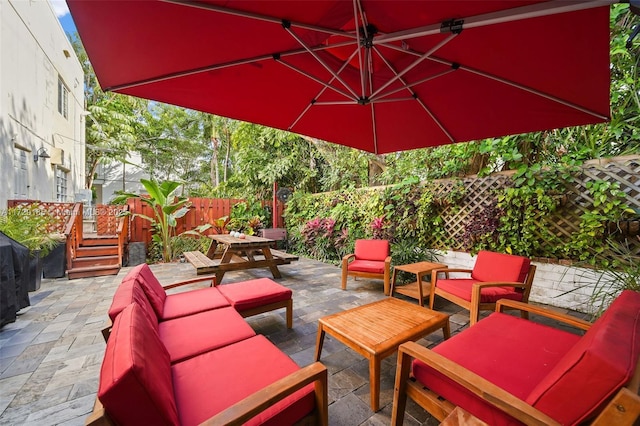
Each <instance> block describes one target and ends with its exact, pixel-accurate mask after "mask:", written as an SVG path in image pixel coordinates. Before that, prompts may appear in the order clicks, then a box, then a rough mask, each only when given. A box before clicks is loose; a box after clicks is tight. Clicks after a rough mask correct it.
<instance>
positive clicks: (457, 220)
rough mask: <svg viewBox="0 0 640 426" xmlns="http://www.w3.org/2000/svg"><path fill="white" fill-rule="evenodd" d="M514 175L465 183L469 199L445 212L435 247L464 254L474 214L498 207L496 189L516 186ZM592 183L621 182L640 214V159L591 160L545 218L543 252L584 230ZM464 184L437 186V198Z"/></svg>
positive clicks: (633, 242)
mask: <svg viewBox="0 0 640 426" xmlns="http://www.w3.org/2000/svg"><path fill="white" fill-rule="evenodd" d="M513 173H514V172H505V173H499V174H495V175H492V176H488V177H484V178H477V177H467V178H463V179H461V180H462V182H463V185H464V194H465V195H464V198H463V199H462V200H461V201H460V202H459V203H457V204H456V205H451V206H446V207H443V208H442V210H441V212H440V215H441V218H442V220H443V224H442V227H443V228H444V231H445V232H444V233H442V234H436V235H434V236H431V238H432V240H431V241H429V243H430V246H431V247H447V246H448V248H450V249H452V250H462V251H464V237H463V234H464V232H465V224H466V223H468V221H469V220H470V219H471V217H472V216H473V215H474V214H477V213H478V212H480V211H482V210H484V209H486V208H488V207H489V206H490V205H491V204H492V203H493V201H494V200H495V191H496V190H498V189H504V188H506V187H509V186H511V185H512V181H511V176H512V175H513ZM592 181H605V182H610V183H614V182H617V183H618V184H619V185H620V190H622V191H623V192H624V193H625V194H626V200H625V202H626V203H627V205H628V206H629V207H630V208H632V209H634V210H636V212H640V156H637V155H634V156H626V157H616V158H608V159H602V160H591V161H588V162H586V163H584V165H583V166H582V168H581V171H580V172H578V173H577V174H575V175H573V179H572V180H570V181H564V189H563V192H564V193H563V194H561V195H559V196H560V197H562V201H561V207H560V208H558V209H557V210H556V211H555V212H554V213H553V214H551V215H549V216H547V217H545V220H544V223H543V224H541V226H540V227H538V229H537V231H536V237H537V238H538V239H539V240H540V241H542V244H541V246H542V247H543V248H544V246H545V245H547V246H552V245H557V244H563V243H565V242H567V241H569V239H570V238H571V236H572V235H573V234H576V233H578V232H579V231H580V223H581V219H580V218H581V216H582V215H583V214H584V213H587V212H588V211H590V210H592V209H593V201H594V200H593V199H592V197H591V195H590V194H589V190H588V189H587V182H592ZM459 182H460V180H438V181H434V182H433V186H432V190H433V191H434V193H435V194H436V195H438V196H440V197H443V198H444V197H446V195H447V194H448V193H449V192H451V191H455V190H456V185H460V183H459ZM635 219H640V217H636V218H635ZM629 231H631V234H630V235H631V236H632V238H628V242H629V245H630V247H629V248H630V251H631V253H632V254H633V255H635V256H640V239H638V238H637V237H635V235H637V234H634V233H633V230H632V229H631V226H629ZM447 237H448V238H447ZM445 238H446V240H445ZM452 244H453V246H452ZM543 251H544V250H543ZM550 251H551V252H552V250H550Z"/></svg>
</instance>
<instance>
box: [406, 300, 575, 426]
mask: <svg viewBox="0 0 640 426" xmlns="http://www.w3.org/2000/svg"><path fill="white" fill-rule="evenodd" d="M579 339H580V336H578V335H575V334H572V333H569V332H566V331H561V330H558V329H554V328H551V327H548V326H545V325H541V324H538V323H535V322H532V321H528V320H524V319H521V318H518V317H513V316H510V315H506V314H500V313H493V314H491V315H489V316H488V317H487V318H485V319H483V320H482V321H480V322H478V323H477V324H476V325H474V326H473V327H470V328H468V329H467V330H465V331H464V332H462V333H459V334H456V335H455V336H453V337H451V338H450V339H449V340H445V341H444V342H442V343H440V344H439V345H438V346H436V347H435V348H434V349H433V350H434V352H437V353H439V354H440V355H442V356H444V357H446V358H448V359H450V360H452V361H454V362H456V363H458V364H460V365H461V366H463V367H465V368H467V369H469V370H471V371H473V372H474V373H476V374H478V375H480V376H482V377H484V378H485V379H487V380H489V381H490V382H492V383H494V384H496V385H497V386H500V387H502V388H503V389H505V390H507V391H508V392H510V393H512V394H513V395H515V396H517V397H519V398H521V399H524V398H526V397H527V395H529V394H530V392H531V390H532V389H534V388H535V386H536V385H537V384H538V383H539V382H540V381H541V380H542V379H543V378H544V377H545V376H546V375H547V374H548V373H549V372H550V371H551V370H552V368H553V366H554V365H556V364H557V363H558V362H559V361H560V359H562V357H563V356H564V354H565V353H566V352H567V351H569V350H570V348H572V347H573V346H574V345H575V344H576V343H577V342H578V340H579ZM413 374H414V376H415V377H416V379H417V380H418V381H419V382H420V383H422V384H424V385H425V386H426V387H428V388H429V389H431V390H433V391H434V392H436V393H437V394H438V395H441V396H443V397H444V398H445V399H446V400H448V401H450V402H452V403H453V404H454V405H459V406H461V407H462V408H464V409H465V410H467V411H469V412H470V413H471V414H473V415H475V416H476V417H478V418H479V419H481V420H484V421H485V422H487V423H489V424H491V425H505V424H518V422H517V421H516V420H515V419H513V418H512V417H510V416H508V415H506V414H504V413H503V412H502V411H500V410H497V409H495V408H493V407H492V406H491V405H489V404H487V403H486V402H484V401H483V400H482V399H481V398H478V397H476V396H475V395H473V394H472V393H471V392H468V391H467V390H465V389H464V388H463V387H462V386H459V385H457V384H456V383H454V382H453V381H451V380H449V379H447V378H446V377H445V376H443V375H442V374H440V373H439V372H437V371H436V370H434V369H432V368H431V367H429V366H427V365H426V364H424V363H423V362H421V361H419V360H415V361H414V363H413Z"/></svg>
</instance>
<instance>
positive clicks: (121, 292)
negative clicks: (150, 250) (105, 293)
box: [108, 275, 134, 322]
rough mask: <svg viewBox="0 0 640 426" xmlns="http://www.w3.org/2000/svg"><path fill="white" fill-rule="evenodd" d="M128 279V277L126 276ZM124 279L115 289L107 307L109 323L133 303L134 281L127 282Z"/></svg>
mask: <svg viewBox="0 0 640 426" xmlns="http://www.w3.org/2000/svg"><path fill="white" fill-rule="evenodd" d="M127 277H128V275H127ZM127 277H125V279H124V280H122V283H120V285H119V286H118V288H116V292H115V293H114V294H113V300H112V301H111V306H110V307H109V312H108V315H109V318H110V319H111V322H114V321H115V320H116V317H117V316H118V315H119V314H120V312H122V311H123V310H124V308H126V307H127V306H129V305H130V304H131V303H133V283H134V280H132V279H130V280H127Z"/></svg>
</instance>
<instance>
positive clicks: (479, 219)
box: [285, 156, 640, 264]
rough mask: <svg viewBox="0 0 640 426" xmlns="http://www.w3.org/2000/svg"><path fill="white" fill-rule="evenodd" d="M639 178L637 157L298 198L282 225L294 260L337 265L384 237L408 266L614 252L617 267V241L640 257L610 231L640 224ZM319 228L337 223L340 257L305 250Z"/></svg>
mask: <svg viewBox="0 0 640 426" xmlns="http://www.w3.org/2000/svg"><path fill="white" fill-rule="evenodd" d="M638 176H640V156H629V157H620V158H617V159H607V160H597V161H596V160H593V161H590V162H587V163H585V164H584V165H582V166H580V167H578V166H576V165H574V164H571V163H569V164H558V165H557V166H554V167H550V168H542V167H540V166H538V165H532V166H523V167H522V168H520V169H519V170H517V171H513V172H506V173H499V174H495V175H490V176H487V177H482V178H479V177H466V178H461V179H450V180H435V181H427V182H419V181H418V180H417V179H406V180H405V181H404V182H403V183H401V184H398V185H393V186H387V187H377V188H368V189H361V190H357V189H349V190H344V191H336V192H330V193H322V194H302V193H296V194H295V195H294V197H293V198H292V199H291V200H290V201H289V202H288V204H287V208H286V211H285V219H286V226H287V229H288V232H289V235H290V237H291V244H292V249H293V250H295V251H297V252H299V253H301V254H315V255H316V256H317V257H318V258H322V260H324V261H332V262H335V263H337V262H338V261H339V259H340V255H341V254H343V253H348V252H349V250H350V249H352V248H353V243H354V241H355V240H356V239H357V238H374V237H377V238H380V237H381V236H384V237H385V238H387V239H389V240H391V243H392V252H393V248H394V245H395V246H396V249H397V250H398V251H399V252H400V251H401V252H403V253H404V255H403V256H404V257H407V258H409V257H412V254H411V253H418V254H419V256H424V258H426V257H427V256H431V255H432V254H433V251H429V252H428V253H426V252H425V253H423V251H424V250H463V251H469V252H472V253H474V252H477V251H478V250H481V249H486V250H494V251H500V252H504V253H514V254H520V255H525V256H530V257H537V258H551V259H569V260H574V261H585V260H586V261H590V262H591V263H594V262H596V261H595V259H596V258H598V259H602V258H607V256H604V257H603V256H602V254H603V253H604V254H607V253H608V252H609V251H611V255H610V256H609V257H611V256H613V257H615V253H613V251H612V250H611V249H610V248H609V246H608V244H607V242H606V240H607V239H611V238H613V241H620V242H621V243H622V242H625V244H627V245H629V246H630V251H631V255H632V256H640V240H639V239H638V238H637V237H636V236H634V235H626V234H625V235H623V234H622V233H621V232H617V233H616V232H614V233H613V234H612V235H610V232H609V231H608V224H610V223H618V222H619V221H622V220H627V219H633V218H637V219H640V217H638V216H640V189H639V188H640V182H639V180H640V179H639V177H638ZM316 219H317V220H329V219H330V220H332V221H335V223H334V228H335V231H334V232H339V233H340V236H341V237H340V240H339V241H340V247H338V246H335V245H334V246H332V247H329V245H330V244H333V243H325V245H324V247H315V248H312V247H310V246H309V245H308V240H307V244H305V240H304V238H302V232H303V230H304V229H305V228H304V227H305V226H306V224H307V223H308V222H309V221H312V220H316ZM327 244H329V245H327ZM412 247H413V248H412ZM605 252H606V253H605ZM420 253H422V254H420ZM316 256H314V257H316ZM394 263H396V262H395V261H394ZM396 264H397V263H396Z"/></svg>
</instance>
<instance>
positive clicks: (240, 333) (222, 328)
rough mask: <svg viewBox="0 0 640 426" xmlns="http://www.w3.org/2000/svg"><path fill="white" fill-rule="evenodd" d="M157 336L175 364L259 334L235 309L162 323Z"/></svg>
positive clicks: (216, 310)
mask: <svg viewBox="0 0 640 426" xmlns="http://www.w3.org/2000/svg"><path fill="white" fill-rule="evenodd" d="M158 335H159V336H160V340H161V341H162V343H163V344H164V346H165V347H166V348H167V352H169V357H170V358H171V362H172V363H175V362H178V361H182V360H185V359H187V358H191V357H193V356H195V355H199V354H202V353H204V352H207V351H211V350H214V349H217V348H221V347H223V346H227V345H230V344H232V343H235V342H238V341H240V340H244V339H248V338H249V337H253V336H255V335H256V333H255V331H253V329H252V328H251V326H249V324H248V323H247V322H246V321H245V320H244V318H242V316H240V314H239V313H238V312H237V311H236V310H235V309H233V308H232V307H227V308H220V309H214V310H212V311H205V312H200V313H198V314H194V315H188V316H186V317H181V318H176V319H172V320H169V321H163V322H161V323H160V324H159V325H158Z"/></svg>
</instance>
